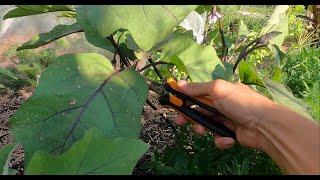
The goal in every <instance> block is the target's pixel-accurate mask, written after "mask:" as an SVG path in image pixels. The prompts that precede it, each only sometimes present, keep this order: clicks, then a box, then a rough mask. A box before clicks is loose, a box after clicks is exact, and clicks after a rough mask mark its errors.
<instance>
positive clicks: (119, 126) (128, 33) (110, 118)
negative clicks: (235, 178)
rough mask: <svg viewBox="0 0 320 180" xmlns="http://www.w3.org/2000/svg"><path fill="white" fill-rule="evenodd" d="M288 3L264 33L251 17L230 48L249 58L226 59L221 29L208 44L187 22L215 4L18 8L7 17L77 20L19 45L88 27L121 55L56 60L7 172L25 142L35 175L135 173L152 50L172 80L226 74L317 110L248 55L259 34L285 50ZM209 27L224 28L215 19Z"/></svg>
mask: <svg viewBox="0 0 320 180" xmlns="http://www.w3.org/2000/svg"><path fill="white" fill-rule="evenodd" d="M287 9H288V6H278V7H276V8H275V11H274V14H273V15H272V16H271V18H270V20H269V22H268V24H267V25H266V26H265V27H264V28H263V29H262V31H261V32H260V33H253V32H249V31H248V29H247V28H246V27H245V24H243V23H242V27H241V28H240V30H241V31H240V32H239V38H240V39H238V44H236V46H230V47H228V48H229V53H232V54H233V55H237V56H238V57H240V58H238V60H237V61H236V62H223V61H222V60H221V59H220V58H219V57H218V55H217V52H216V49H215V48H214V47H213V46H212V45H213V44H212V43H213V41H210V39H211V40H212V38H210V37H209V36H210V35H212V33H210V32H206V33H205V34H206V35H207V36H208V37H205V38H204V39H205V40H206V42H203V43H202V44H198V43H197V41H196V39H195V37H194V36H193V33H192V29H191V30H190V29H189V30H186V29H184V28H183V27H182V26H180V24H181V22H182V21H184V20H185V19H186V17H187V16H188V15H189V14H190V13H199V14H202V13H207V14H208V16H206V18H210V17H212V14H211V13H212V8H211V6H196V5H183V6H182V5H174V6H173V5H170V6H169V5H153V6H143V5H142V6H140V5H133V6H116V5H103V6H86V5H82V6H69V5H19V6H16V8H15V9H13V10H11V11H9V12H8V13H7V14H6V15H5V16H4V19H8V18H17V17H22V16H31V15H37V14H43V13H49V12H50V13H57V16H59V17H65V18H73V19H74V20H75V22H74V24H61V25H58V26H56V27H54V28H53V29H52V30H51V31H50V32H47V33H42V34H39V35H36V36H34V37H32V39H30V40H29V41H27V42H25V43H23V44H22V45H21V46H20V47H19V48H18V49H17V50H18V51H21V50H24V49H34V48H38V47H41V46H44V45H46V44H48V43H51V42H53V41H55V40H57V39H59V38H62V37H64V36H67V35H69V34H74V33H84V34H85V38H86V40H87V41H88V42H89V43H91V44H93V45H95V46H97V47H99V48H102V49H105V50H106V51H110V52H112V53H114V57H113V58H110V59H108V58H107V57H104V56H102V55H100V54H97V53H92V52H87V53H77V54H66V55H62V56H60V57H58V58H57V59H55V60H54V61H53V62H52V63H51V64H49V66H48V67H47V68H46V69H45V70H44V71H43V72H42V74H41V77H40V81H39V84H38V85H37V87H36V90H35V92H34V94H33V95H32V96H31V97H30V98H29V99H28V100H27V101H26V102H24V103H23V104H22V105H21V106H20V107H19V109H18V111H17V112H16V113H15V115H14V116H13V117H12V118H11V120H10V132H11V135H12V136H13V138H14V143H13V144H9V145H7V146H6V147H4V148H2V149H1V150H0V157H1V158H0V160H1V161H0V166H3V167H4V168H3V170H2V171H1V172H2V173H3V174H8V164H7V163H8V160H7V159H8V158H9V157H10V155H11V152H12V150H13V149H14V147H15V145H16V144H22V145H23V148H24V153H25V157H24V166H25V169H26V170H25V174H131V173H132V171H133V169H134V167H135V165H136V163H137V161H138V159H139V158H140V157H141V156H142V155H143V154H144V153H145V152H146V151H147V149H148V147H149V146H148V144H147V143H145V142H143V141H142V140H140V139H139V134H140V129H141V124H140V116H141V113H142V110H143V106H144V105H145V103H146V101H147V95H148V92H149V87H148V83H147V82H148V81H149V80H150V79H152V77H151V76H148V75H147V74H146V70H145V69H147V68H148V67H150V65H148V62H147V61H146V59H147V58H148V57H152V58H153V60H154V61H155V63H158V64H159V66H160V67H161V71H163V73H164V74H165V75H166V76H167V77H169V76H173V77H176V78H177V77H178V76H179V77H182V76H185V77H187V78H188V80H189V81H190V82H207V81H211V80H214V79H224V80H229V81H241V82H243V83H245V84H249V85H257V86H261V88H262V89H264V91H261V92H267V93H268V95H269V97H270V98H272V99H273V100H274V101H276V102H278V103H281V104H284V105H286V106H288V107H290V108H292V109H293V110H296V111H297V112H299V113H301V114H303V115H305V116H307V117H310V116H309V115H308V109H307V107H306V106H305V104H304V103H303V102H301V101H299V100H297V99H296V98H295V97H294V96H293V95H292V93H291V92H290V91H288V90H287V88H286V87H285V86H284V85H282V84H279V83H276V82H273V81H272V80H269V79H266V78H263V77H260V75H259V74H258V73H257V72H256V71H255V69H254V67H252V66H251V65H250V64H248V63H247V62H246V61H244V60H243V59H245V57H246V56H247V55H248V54H249V53H250V52H251V51H254V50H255V49H253V50H249V51H248V49H249V48H259V47H256V46H255V47H251V46H252V44H250V41H252V42H256V43H258V44H259V43H260V45H261V46H268V47H270V48H272V50H273V51H274V52H275V53H276V54H278V56H277V57H280V55H279V54H281V53H283V52H282V47H281V44H282V43H283V40H284V37H285V36H286V35H287V33H288V25H287V16H286V10H287ZM210 14H211V16H210ZM202 24H206V26H211V27H212V28H211V31H214V30H215V26H214V24H210V23H209V24H208V23H202ZM204 29H205V28H204ZM206 29H210V28H206ZM270 34H271V35H270ZM266 37H267V38H266ZM263 38H264V39H263ZM223 44H225V43H223ZM235 63H236V64H239V66H238V67H239V68H237V66H234V64H235ZM141 66H142V67H141ZM230 68H231V69H230ZM232 68H233V69H234V72H233V71H232ZM141 69H142V70H145V71H142V70H141ZM177 74H178V75H177ZM8 75H9V76H11V75H10V74H8ZM257 89H258V88H257Z"/></svg>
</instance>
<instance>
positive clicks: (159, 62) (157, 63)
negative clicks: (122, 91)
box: [138, 61, 174, 72]
mask: <svg viewBox="0 0 320 180" xmlns="http://www.w3.org/2000/svg"><path fill="white" fill-rule="evenodd" d="M159 64H168V65H174V64H173V63H168V62H163V61H158V62H155V63H150V64H148V65H146V66H144V67H143V68H141V69H139V70H138V72H142V71H144V70H145V69H147V68H149V67H151V66H153V65H159Z"/></svg>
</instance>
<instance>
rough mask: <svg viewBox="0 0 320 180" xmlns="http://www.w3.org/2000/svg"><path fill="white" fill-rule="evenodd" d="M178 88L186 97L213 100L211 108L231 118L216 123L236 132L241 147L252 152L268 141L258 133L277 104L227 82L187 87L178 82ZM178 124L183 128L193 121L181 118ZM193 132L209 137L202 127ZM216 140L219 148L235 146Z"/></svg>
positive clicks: (225, 141)
mask: <svg viewBox="0 0 320 180" xmlns="http://www.w3.org/2000/svg"><path fill="white" fill-rule="evenodd" d="M178 85H179V87H180V89H181V91H182V92H183V93H185V94H188V95H190V96H193V97H206V98H208V99H210V103H211V105H212V106H213V107H215V108H216V109H217V110H219V111H220V112H221V113H222V114H224V115H225V116H226V117H227V118H219V119H217V118H216V117H215V120H217V121H220V122H221V123H223V124H224V125H226V126H227V127H229V128H230V129H232V130H234V131H235V133H236V136H237V141H238V142H239V143H240V144H242V145H244V146H247V147H251V148H257V149H260V148H261V144H262V143H264V142H263V141H264V137H263V136H262V135H261V133H260V132H259V131H258V130H257V129H258V127H259V123H260V121H261V120H262V117H263V115H264V114H265V113H266V112H265V111H264V109H265V108H266V107H270V106H274V105H275V103H274V102H272V101H271V100H270V99H268V98H266V97H264V96H263V95H261V94H259V93H257V92H255V91H253V90H252V89H250V87H248V86H246V85H244V84H241V83H231V82H227V81H224V80H215V81H212V82H208V83H187V82H186V81H183V80H182V81H179V82H178ZM174 121H175V123H176V124H178V125H183V124H185V123H187V122H188V121H189V119H188V118H187V117H186V116H184V115H183V114H179V115H178V116H177V117H176V119H175V120H174ZM193 129H194V131H195V132H196V133H198V134H200V135H204V134H205V133H206V129H205V128H204V127H203V126H201V125H200V124H193ZM214 139H215V144H216V146H217V147H218V148H220V149H226V148H229V147H231V146H232V145H233V144H234V143H235V142H234V140H233V139H232V138H229V137H221V136H219V135H215V137H214Z"/></svg>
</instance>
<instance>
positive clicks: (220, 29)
mask: <svg viewBox="0 0 320 180" xmlns="http://www.w3.org/2000/svg"><path fill="white" fill-rule="evenodd" d="M218 23H219V33H220V36H221V41H222V57H224V56H226V55H227V54H228V47H227V44H226V38H225V36H224V31H223V23H222V22H221V20H220V19H219V20H218Z"/></svg>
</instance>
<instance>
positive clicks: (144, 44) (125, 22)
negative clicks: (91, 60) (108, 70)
mask: <svg viewBox="0 0 320 180" xmlns="http://www.w3.org/2000/svg"><path fill="white" fill-rule="evenodd" d="M196 7H197V6H194V5H186V6H181V5H179V6H176V5H175V6H173V5H171V6H167V5H161V6H159V5H152V6H150V5H149V6H143V5H131V6H121V5H104V6H88V5H86V6H79V7H78V8H77V13H78V12H79V11H84V12H83V14H82V15H83V16H86V18H85V19H87V20H88V21H87V23H86V24H87V25H85V26H91V27H92V28H93V29H96V30H97V35H99V37H103V38H104V37H107V36H109V35H111V34H112V33H114V32H115V31H116V30H118V29H127V30H129V31H130V33H131V35H132V38H133V40H134V41H135V42H136V44H137V45H138V46H139V47H140V48H141V49H142V50H144V51H148V50H150V49H151V48H152V47H153V46H154V45H156V44H158V43H160V42H161V41H163V40H164V39H166V38H167V37H168V36H169V35H170V34H171V33H172V32H173V29H174V28H175V27H176V26H177V25H179V24H180V22H181V21H182V20H183V19H184V18H185V17H186V16H187V15H188V14H189V13H190V12H191V11H192V10H194V9H195V8H196ZM82 15H81V16H82ZM77 16H78V15H77ZM83 16H82V17H83ZM77 20H79V18H77ZM79 23H80V24H81V25H82V26H84V25H83V24H82V23H81V22H79ZM85 26H84V30H85V32H86V31H87V29H86V28H85Z"/></svg>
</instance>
